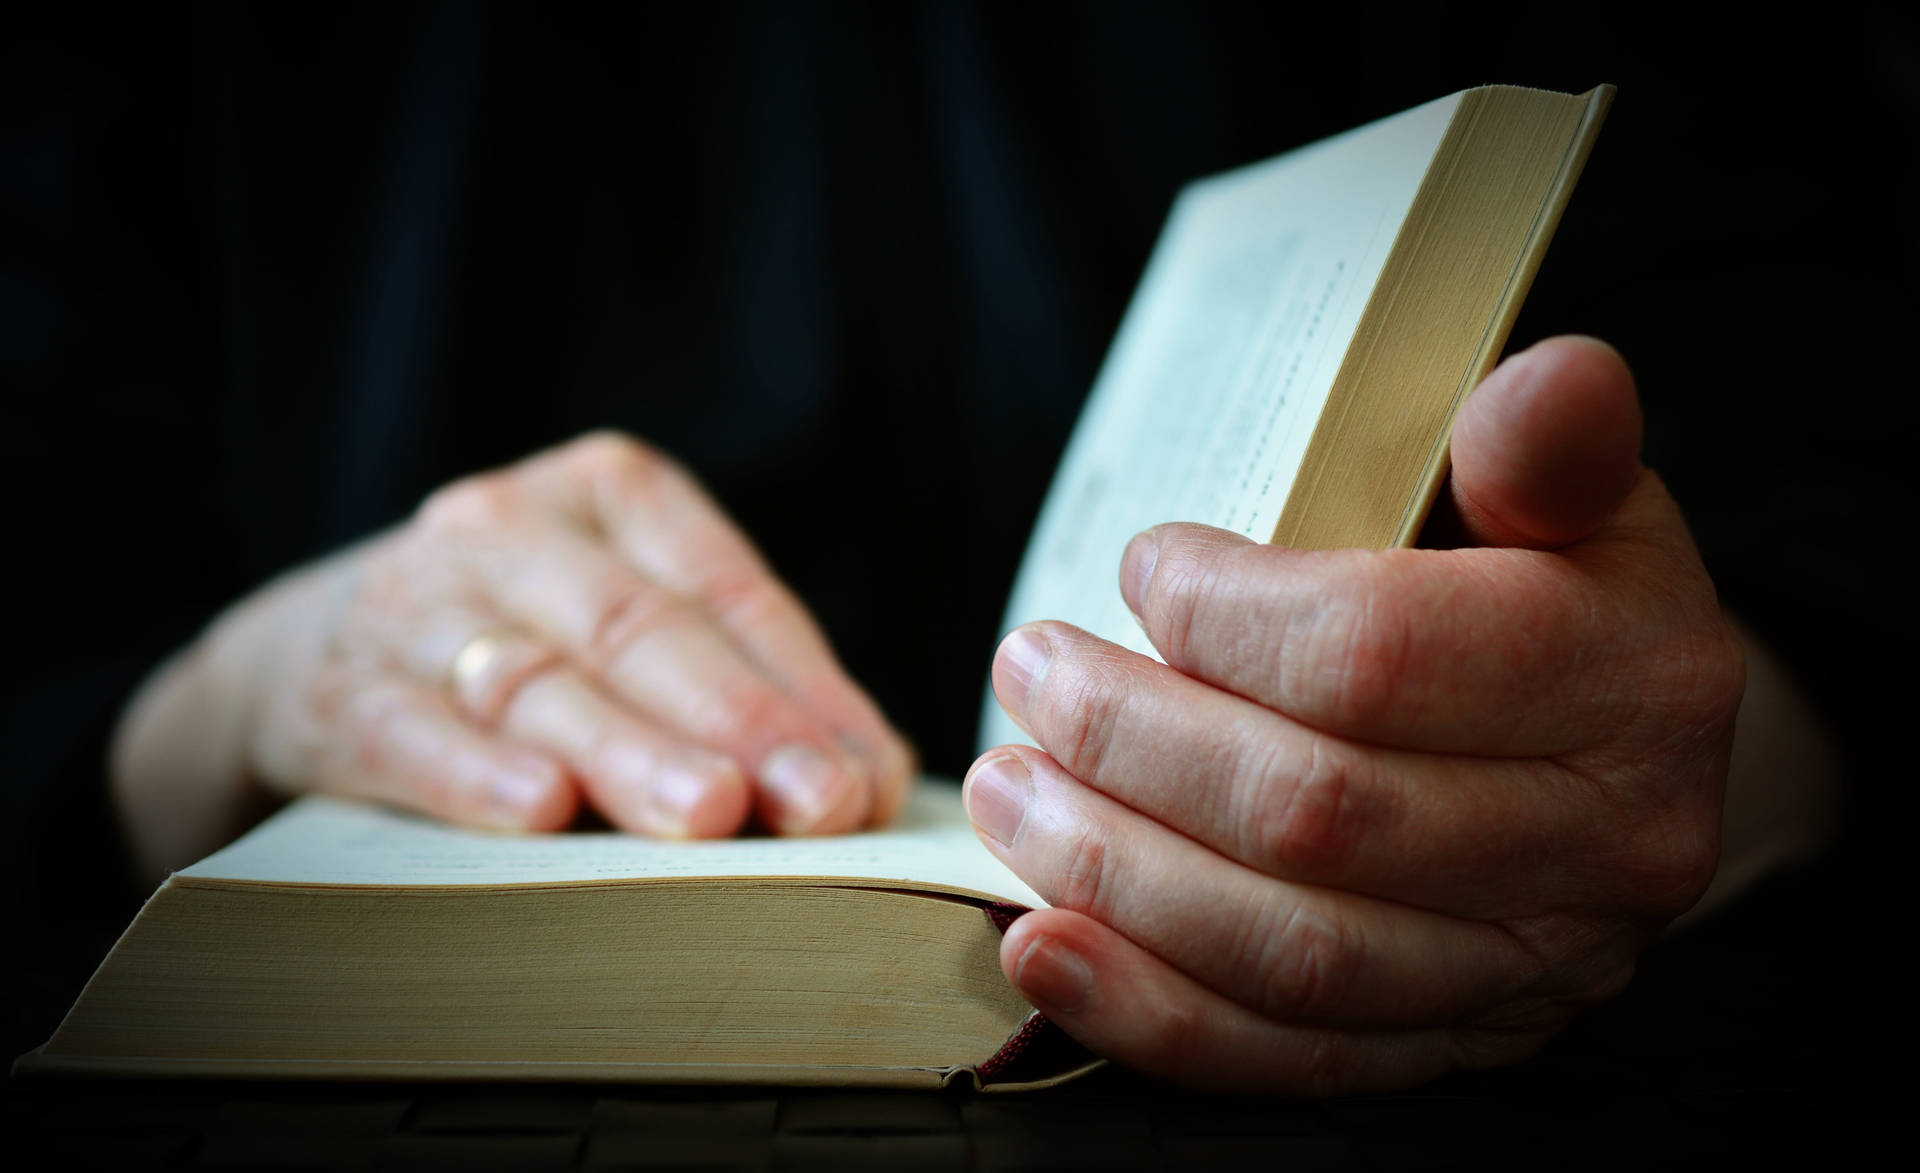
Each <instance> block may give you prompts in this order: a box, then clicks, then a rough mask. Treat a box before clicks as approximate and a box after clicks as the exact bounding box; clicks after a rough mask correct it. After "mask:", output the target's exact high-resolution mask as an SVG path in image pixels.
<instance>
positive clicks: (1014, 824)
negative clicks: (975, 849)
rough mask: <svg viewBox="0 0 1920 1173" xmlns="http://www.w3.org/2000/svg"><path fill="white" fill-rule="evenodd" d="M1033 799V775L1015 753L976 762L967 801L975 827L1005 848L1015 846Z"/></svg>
mask: <svg viewBox="0 0 1920 1173" xmlns="http://www.w3.org/2000/svg"><path fill="white" fill-rule="evenodd" d="M1032 798H1033V774H1032V773H1030V772H1029V771H1028V770H1027V766H1026V763H1025V762H1022V761H1021V760H1020V759H1019V758H1018V757H1015V756H1014V755H1013V754H1010V753H1009V754H1001V755H999V756H998V757H992V758H986V759H984V760H982V761H978V762H975V763H974V766H973V770H972V771H971V772H969V773H968V775H967V785H966V793H965V795H964V801H965V802H966V804H967V817H968V818H970V819H972V820H973V825H974V826H976V827H978V828H980V830H982V831H984V832H985V833H986V834H988V835H989V836H991V837H992V838H993V839H994V841H995V842H997V843H999V844H1001V845H1002V846H1004V847H1012V846H1013V841H1014V839H1015V838H1016V837H1017V836H1018V835H1019V834H1020V824H1021V823H1023V822H1025V821H1026V818H1027V803H1028V802H1029V801H1030V800H1031V799H1032Z"/></svg>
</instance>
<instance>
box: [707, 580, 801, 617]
mask: <svg viewBox="0 0 1920 1173" xmlns="http://www.w3.org/2000/svg"><path fill="white" fill-rule="evenodd" d="M700 593H701V596H702V597H703V598H704V599H705V600H706V603H707V606H708V607H710V608H712V610H713V613H714V614H715V616H717V617H718V618H719V619H720V621H721V622H723V623H726V624H728V625H730V626H733V627H735V628H738V629H739V630H743V631H759V630H763V629H767V628H772V627H779V626H786V625H790V624H791V623H792V622H793V620H794V617H795V616H794V611H795V610H796V608H795V607H793V606H792V605H791V604H790V603H789V602H788V599H787V597H786V596H785V595H784V593H783V592H781V590H780V589H779V588H778V587H776V586H774V584H773V583H772V582H771V581H769V580H768V579H767V578H766V577H765V576H764V575H760V574H756V573H753V572H752V571H750V570H746V569H734V570H728V571H723V572H720V573H717V574H715V575H713V576H712V577H710V578H708V579H707V581H706V582H705V583H704V584H702V586H701V592H700Z"/></svg>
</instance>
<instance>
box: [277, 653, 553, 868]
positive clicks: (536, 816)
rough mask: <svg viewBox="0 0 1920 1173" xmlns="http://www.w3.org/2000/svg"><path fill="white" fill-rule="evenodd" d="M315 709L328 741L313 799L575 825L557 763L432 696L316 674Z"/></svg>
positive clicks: (465, 817) (342, 672) (392, 679)
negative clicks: (333, 797) (318, 795)
mask: <svg viewBox="0 0 1920 1173" xmlns="http://www.w3.org/2000/svg"><path fill="white" fill-rule="evenodd" d="M315 702H316V709H317V710H318V712H319V714H320V716H321V718H322V720H323V723H324V724H326V725H327V726H328V727H329V728H330V730H331V733H332V735H331V736H329V737H326V738H325V739H323V740H322V741H321V742H320V744H323V745H325V746H326V747H327V748H326V749H325V750H324V751H323V752H322V755H321V758H320V760H319V762H318V763H317V766H318V768H317V769H316V770H315V771H314V775H313V776H314V778H315V785H314V789H315V790H317V791H320V792H323V793H329V794H338V795H345V796H350V797H354V798H365V799H372V800H375V801H379V802H386V803H391V804H393V805H395V806H402V807H406V808H408V809H410V810H416V811H420V812H421V813H423V814H428V815H432V816H433V817H435V818H438V819H444V820H446V821H447V822H451V823H459V824H463V825H466V826H474V827H492V828H498V829H502V830H515V831H551V830H557V829H559V828H561V827H564V826H566V825H567V823H569V822H570V821H572V819H573V814H574V810H575V808H576V806H577V804H578V794H577V791H576V790H575V788H574V785H573V783H572V781H571V780H570V779H568V777H567V775H566V771H565V770H564V769H562V768H561V766H560V764H559V763H558V762H556V761H554V760H553V759H552V758H551V757H549V756H547V755H544V754H541V753H538V752H536V751H534V750H531V749H528V748H526V747H524V746H516V745H511V744H508V743H506V742H505V741H503V740H501V739H499V738H496V737H491V736H489V735H487V734H485V733H483V732H481V731H479V730H477V729H474V728H472V727H471V726H469V725H468V724H467V723H466V722H465V721H463V720H461V718H460V716H459V714H457V713H455V712H454V711H453V709H452V707H451V705H450V704H449V703H448V701H447V699H446V697H445V696H443V695H442V694H440V693H438V692H436V691H433V690H431V689H427V688H422V687H420V686H419V685H418V684H416V683H414V682H413V681H411V680H407V679H406V678H404V677H400V676H396V675H390V674H385V673H379V672H365V671H361V670H359V669H336V670H333V671H329V672H326V673H323V674H322V676H321V679H320V681H319V683H318V684H317V685H316V688H315Z"/></svg>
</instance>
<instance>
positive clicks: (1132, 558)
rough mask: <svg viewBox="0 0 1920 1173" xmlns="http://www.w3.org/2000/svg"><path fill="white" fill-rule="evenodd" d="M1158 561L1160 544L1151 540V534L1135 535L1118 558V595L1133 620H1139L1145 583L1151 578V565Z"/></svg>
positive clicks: (1143, 601)
mask: <svg viewBox="0 0 1920 1173" xmlns="http://www.w3.org/2000/svg"><path fill="white" fill-rule="evenodd" d="M1159 560H1160V543H1158V542H1156V541H1154V540H1153V535H1152V534H1151V533H1143V534H1135V535H1134V538H1133V540H1132V541H1131V542H1128V543H1127V552H1126V553H1125V554H1122V555H1121V556H1120V595H1121V597H1122V598H1124V599H1126V601H1127V607H1128V609H1129V610H1131V611H1132V612H1133V617H1134V618H1135V619H1139V618H1140V608H1141V607H1142V606H1144V605H1145V600H1146V597H1147V581H1148V580H1149V579H1151V578H1152V577H1153V564H1154V563H1155V562H1158V561H1159Z"/></svg>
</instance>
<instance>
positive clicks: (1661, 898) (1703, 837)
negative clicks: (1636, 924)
mask: <svg viewBox="0 0 1920 1173" xmlns="http://www.w3.org/2000/svg"><path fill="white" fill-rule="evenodd" d="M1636 838H1637V842H1635V844H1634V846H1633V848H1632V849H1631V851H1630V853H1629V858H1628V859H1627V860H1626V861H1625V865H1624V867H1623V868H1622V869H1621V871H1622V875H1623V877H1624V878H1625V880H1626V887H1627V892H1628V905H1629V907H1630V908H1632V909H1633V910H1634V911H1636V912H1640V913H1642V914H1644V915H1647V916H1651V917H1655V918H1658V919H1662V920H1665V919H1669V918H1672V917H1675V916H1678V915H1680V914H1681V913H1683V912H1685V911H1686V910H1687V909H1689V908H1691V907H1693V905H1694V903H1695V902H1696V901H1698V900H1699V899H1700V897H1701V896H1702V895H1703V894H1704V893H1705V892H1706V890H1707V885H1708V884H1709V883H1711V882H1712V880H1713V874H1714V871H1715V870H1716V868H1717V865H1718V863H1719V856H1720V835H1719V824H1718V823H1717V821H1715V820H1714V819H1712V818H1711V817H1705V818H1703V817H1697V816H1695V815H1693V814H1692V813H1690V812H1688V813H1680V812H1675V813H1671V814H1668V815H1666V816H1665V817H1661V818H1656V819H1653V820H1650V821H1648V822H1647V823H1646V825H1645V826H1644V827H1643V829H1642V830H1641V832H1640V834H1639V835H1638V836H1637V837H1636Z"/></svg>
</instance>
